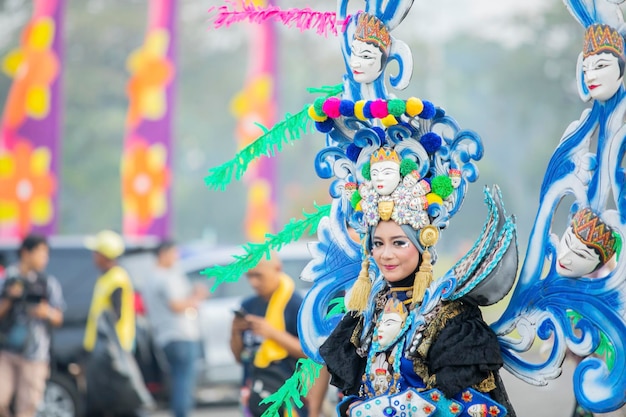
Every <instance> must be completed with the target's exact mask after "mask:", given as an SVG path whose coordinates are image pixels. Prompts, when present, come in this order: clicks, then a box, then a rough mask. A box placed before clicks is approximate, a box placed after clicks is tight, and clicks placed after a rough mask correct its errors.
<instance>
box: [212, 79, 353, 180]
mask: <svg viewBox="0 0 626 417" xmlns="http://www.w3.org/2000/svg"><path fill="white" fill-rule="evenodd" d="M308 91H309V93H318V94H325V95H326V97H331V96H335V95H337V94H339V93H341V92H342V91H343V90H342V85H341V84H337V85H335V86H324V87H321V88H309V89H308ZM308 108H309V104H307V105H306V106H304V109H303V110H302V111H300V112H298V113H296V114H294V115H290V114H287V116H286V117H285V120H283V121H282V122H279V123H277V124H276V125H274V127H272V129H267V128H266V127H264V126H262V125H260V124H257V126H259V127H260V128H261V129H263V132H264V133H263V135H261V136H260V137H259V138H257V139H256V140H255V141H254V142H252V143H250V144H249V145H247V146H246V147H244V148H243V149H241V150H240V151H239V152H237V154H236V155H235V157H234V158H233V159H231V160H230V161H228V162H226V163H224V164H222V165H220V166H217V167H213V168H211V169H210V170H209V174H208V175H207V176H206V177H204V183H205V184H206V185H207V187H209V188H210V189H214V190H217V189H220V190H225V189H226V186H227V185H228V184H230V182H231V181H232V179H233V177H234V178H235V180H237V181H239V180H240V179H241V177H243V174H245V173H246V170H247V169H248V165H250V163H251V162H252V161H254V160H256V159H258V158H260V157H261V156H263V155H266V156H268V157H272V156H274V155H275V154H276V152H281V151H282V149H283V144H292V142H294V141H296V140H298V139H300V138H301V137H302V135H303V134H306V133H309V132H310V131H311V130H312V129H311V122H312V121H311V118H310V117H309V114H308V112H307V110H308Z"/></svg>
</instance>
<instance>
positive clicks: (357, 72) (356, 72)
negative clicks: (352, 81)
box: [352, 70, 363, 75]
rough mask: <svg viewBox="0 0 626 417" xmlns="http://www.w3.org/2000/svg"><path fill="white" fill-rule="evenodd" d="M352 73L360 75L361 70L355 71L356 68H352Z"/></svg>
mask: <svg viewBox="0 0 626 417" xmlns="http://www.w3.org/2000/svg"><path fill="white" fill-rule="evenodd" d="M352 73H353V74H354V75H361V74H363V73H362V72H361V71H357V70H352Z"/></svg>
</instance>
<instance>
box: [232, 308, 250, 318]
mask: <svg viewBox="0 0 626 417" xmlns="http://www.w3.org/2000/svg"><path fill="white" fill-rule="evenodd" d="M233 313H235V316H237V317H240V318H244V317H246V314H248V312H247V311H246V310H244V309H243V308H240V309H239V310H233Z"/></svg>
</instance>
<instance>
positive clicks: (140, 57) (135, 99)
mask: <svg viewBox="0 0 626 417" xmlns="http://www.w3.org/2000/svg"><path fill="white" fill-rule="evenodd" d="M169 44H170V37H169V34H168V33H167V31H165V30H162V29H155V30H152V31H150V32H149V33H148V34H147V35H146V40H145V42H144V44H143V46H142V47H141V48H140V49H138V50H136V51H134V52H133V53H132V54H131V55H130V57H129V58H128V63H127V66H128V69H129V71H130V73H131V74H132V75H131V77H130V80H129V82H128V86H127V93H128V100H129V103H128V115H127V119H126V123H127V125H128V126H129V127H131V128H134V127H135V126H137V124H138V123H139V121H141V119H142V118H143V119H148V120H159V119H161V118H162V117H163V116H164V115H165V113H166V111H167V96H166V88H167V86H168V85H169V84H170V82H171V81H172V78H173V77H174V66H173V65H172V62H171V61H169V60H168V58H167V50H168V48H169Z"/></svg>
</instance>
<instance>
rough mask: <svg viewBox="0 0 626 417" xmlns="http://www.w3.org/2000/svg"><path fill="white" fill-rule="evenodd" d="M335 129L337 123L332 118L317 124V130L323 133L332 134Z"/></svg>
mask: <svg viewBox="0 0 626 417" xmlns="http://www.w3.org/2000/svg"><path fill="white" fill-rule="evenodd" d="M333 127H335V123H334V122H333V119H331V118H328V119H326V120H324V121H323V122H315V128H316V129H317V130H319V131H320V132H322V133H328V132H330V131H331V130H333Z"/></svg>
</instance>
